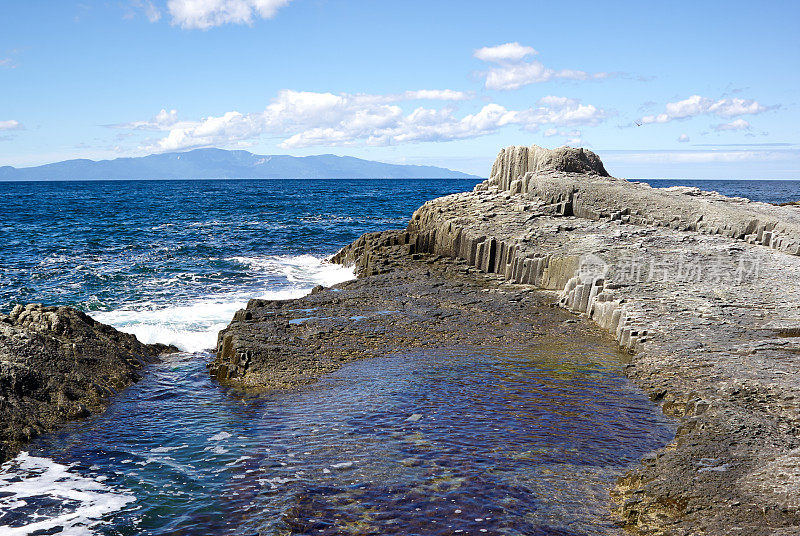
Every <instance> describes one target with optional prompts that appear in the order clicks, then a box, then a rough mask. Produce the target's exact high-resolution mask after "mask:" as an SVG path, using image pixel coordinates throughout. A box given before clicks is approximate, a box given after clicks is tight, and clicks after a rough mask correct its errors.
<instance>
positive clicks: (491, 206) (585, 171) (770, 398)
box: [212, 146, 800, 535]
mask: <svg viewBox="0 0 800 536" xmlns="http://www.w3.org/2000/svg"><path fill="white" fill-rule="evenodd" d="M799 255H800V213H798V212H797V210H796V209H795V208H792V207H776V206H774V205H768V204H764V203H754V202H751V201H749V200H747V199H743V198H728V197H725V196H722V195H720V194H717V193H713V192H702V191H700V190H699V189H696V188H686V187H672V188H666V189H653V188H651V187H649V186H648V185H646V184H640V183H631V182H628V181H625V180H623V179H617V178H613V177H610V176H608V173H607V172H606V171H605V168H604V167H603V165H602V162H600V159H599V158H598V157H597V156H596V155H594V153H591V152H590V151H585V150H583V149H571V148H561V149H557V150H553V151H548V150H546V149H542V148H539V147H535V146H534V147H531V148H524V147H511V148H507V149H504V150H503V151H501V153H500V155H499V156H498V159H497V161H496V162H495V164H494V166H493V168H492V174H491V178H490V179H489V180H488V181H485V182H483V183H481V184H479V185H478V186H476V188H475V190H474V191H473V192H467V193H462V194H454V195H451V196H447V197H443V198H439V199H435V200H432V201H429V202H427V203H425V204H424V205H423V206H422V207H420V208H419V209H418V210H417V211H416V212H415V213H414V215H413V216H412V219H411V221H410V223H409V225H408V227H407V229H406V230H404V231H387V232H384V233H371V234H368V235H365V236H363V237H361V238H359V239H358V240H357V241H356V242H354V243H353V244H351V245H349V246H347V247H345V248H343V249H342V250H341V251H340V252H339V253H338V254H337V255H336V256H335V257H334V258H333V261H334V262H340V263H343V264H346V265H353V266H355V268H356V271H357V273H358V274H359V276H362V277H363V276H372V277H367V278H365V279H360V280H359V281H360V283H357V284H358V285H361V286H362V287H368V286H369V285H371V284H375V282H377V281H381V280H385V281H390V280H391V278H392V277H400V275H401V274H403V273H404V272H410V273H412V274H413V271H414V270H416V269H418V268H414V267H415V266H417V265H419V264H420V263H423V264H424V263H432V265H436V266H438V265H442V266H446V265H454V266H459V268H458V269H459V270H464V273H465V274H466V277H468V278H472V279H476V277H475V275H474V273H475V272H477V273H480V274H485V275H481V277H491V278H496V279H497V280H498V281H506V282H508V283H511V284H516V285H521V286H520V287H519V288H532V287H535V288H538V289H543V290H548V291H551V292H552V294H551V296H553V298H552V299H553V302H555V303H557V304H558V305H560V306H561V307H563V308H564V309H566V310H568V311H571V312H573V313H576V314H580V315H583V316H584V317H586V318H588V319H591V320H593V321H594V322H595V323H596V324H597V325H598V326H600V327H601V328H603V329H604V330H606V331H607V332H608V333H609V334H610V335H611V336H612V337H614V339H616V340H617V341H618V343H619V345H620V347H621V348H623V349H624V350H626V351H627V352H629V353H630V354H631V363H630V364H629V365H628V367H627V368H626V373H627V374H628V376H629V377H630V378H631V379H632V380H633V381H634V383H636V384H637V385H639V386H640V387H642V388H643V389H644V390H645V392H647V393H648V394H649V396H650V398H651V399H652V400H653V401H654V402H656V403H658V404H660V405H661V407H662V409H663V411H664V412H665V413H666V414H667V415H670V416H673V417H675V418H676V419H677V420H678V422H679V429H678V433H677V435H676V438H675V441H673V443H671V444H670V445H669V446H668V447H666V448H665V449H662V450H661V451H658V452H655V453H653V454H652V455H651V456H649V457H647V458H645V459H644V460H643V461H642V464H641V465H639V466H638V467H636V468H634V469H632V470H631V471H630V472H629V473H628V474H627V475H625V476H624V477H623V478H621V479H620V481H619V483H618V485H617V487H616V489H615V490H614V491H613V495H614V497H615V498H616V500H617V501H618V505H619V514H620V517H621V519H623V523H624V524H625V525H626V526H627V527H628V528H630V529H633V530H637V531H638V532H640V533H644V534H665V535H666V534H670V535H689V534H700V533H702V534H707V535H717V534H719V535H723V534H726V535H727V534H743V535H744V534H746V535H761V534H764V535H766V534H792V533H795V532H796V530H797V529H798V527H800V504H798V501H797V497H798V496H800V381H798V380H797V379H796V378H797V371H798V368H800V342H798V341H800V339H797V337H798V335H800V256H799ZM414 263H417V264H414ZM453 263H455V264H453ZM470 269H472V270H473V271H475V272H473V273H470ZM429 283H430V282H426V283H425V284H429ZM387 284H388V283H387ZM378 288H380V285H378ZM316 295H317V296H320V295H324V296H329V295H330V293H329V292H327V291H326V292H322V293H318V294H316ZM326 299H327V298H326ZM330 299H334V298H330ZM342 299H344V298H342ZM312 301H313V300H312ZM413 306H414V304H413V303H411V304H409V307H408V308H407V309H404V310H403V315H406V316H410V315H411V314H413V311H414V308H413ZM483 306H485V307H488V306H490V304H484V305H483ZM276 307H278V305H277V302H274V303H270V304H265V303H255V302H251V304H249V305H248V308H247V309H245V310H243V311H240V312H239V313H237V317H236V318H235V319H234V322H233V323H232V324H231V326H230V327H229V328H228V329H227V330H225V331H224V332H222V333H221V335H220V347H219V348H218V357H217V361H216V362H215V364H213V365H212V373H215V374H217V375H218V377H220V379H222V380H223V381H228V382H233V383H244V384H248V382H249V380H248V378H250V379H252V382H251V383H252V384H259V383H261V384H264V382H265V378H268V377H269V374H270V372H265V373H263V374H262V376H260V377H258V376H257V375H256V376H253V375H252V373H251V372H250V371H251V369H253V368H254V367H255V368H256V369H259V367H261V368H260V369H259V370H262V371H270V370H271V371H273V372H272V373H274V371H275V370H277V369H280V368H281V366H282V365H281V359H285V358H286V354H280V353H276V354H270V351H269V350H268V349H267V350H263V351H259V352H255V353H254V352H253V348H254V344H255V346H258V345H259V344H261V343H260V342H258V339H259V337H260V335H259V330H261V329H263V328H262V327H261V326H260V325H259V323H260V322H264V321H266V319H267V318H268V317H269V314H273V315H274V314H275V313H274V309H275V308H276ZM270 311H272V312H270ZM268 313H269V314H268ZM248 315H250V316H248ZM280 316H281V315H280V314H278V315H277V317H276V318H278V317H280ZM281 322H285V323H286V326H282V327H279V328H275V329H274V330H273V331H269V332H267V338H268V339H269V337H271V336H272V334H273V333H287V332H291V329H289V328H288V322H289V320H288V319H286V317H284V319H283V320H281ZM248 323H253V324H252V329H250V328H247V329H246V328H245V326H251V324H248ZM270 325H272V326H273V327H274V326H275V325H276V324H275V323H274V322H273V324H270ZM379 325H380V324H379ZM331 329H334V330H335V329H340V328H336V327H332V328H331ZM471 329H473V327H472V326H471V325H469V324H464V326H463V328H462V332H463V333H464V334H466V335H469V333H470V330H471ZM396 330H397V325H396V323H394V324H392V323H388V322H387V323H386V324H384V331H383V333H385V334H386V336H387V337H389V336H392V335H393V334H395V333H396ZM242 333H247V334H249V335H247V336H246V337H245V336H242V335H241V334H242ZM330 333H332V332H329V334H330ZM329 336H330V335H329ZM248 337H249V338H248ZM354 341H355V342H354V343H353V345H352V347H351V348H348V349H345V352H350V351H352V352H355V355H357V357H366V356H367V355H369V352H358V348H359V344H361V342H359V339H357V338H356V339H354ZM272 342H273V343H274V342H275V340H274V339H273V340H272ZM280 344H282V343H280V342H279V345H280ZM301 351H305V350H302V349H301ZM380 351H384V349H383V348H382V347H381V348H380ZM248 352H249V353H248ZM304 355H306V356H307V358H308V359H310V360H312V361H313V352H311V353H306V354H304ZM289 368H290V369H291V367H289ZM221 371H224V374H223V375H222V377H221V376H220V373H221ZM230 371H234V372H233V376H230V375H229V373H230ZM287 374H290V373H289V372H287ZM793 531H794V532H793Z"/></svg>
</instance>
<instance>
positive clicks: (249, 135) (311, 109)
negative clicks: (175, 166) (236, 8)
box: [114, 90, 606, 152]
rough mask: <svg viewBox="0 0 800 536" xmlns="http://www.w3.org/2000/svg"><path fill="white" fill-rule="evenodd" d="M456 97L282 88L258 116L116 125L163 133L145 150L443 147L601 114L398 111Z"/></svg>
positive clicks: (544, 103) (550, 107) (551, 105)
mask: <svg viewBox="0 0 800 536" xmlns="http://www.w3.org/2000/svg"><path fill="white" fill-rule="evenodd" d="M462 96H463V95H461V94H459V92H454V91H450V90H424V91H408V92H405V93H401V94H397V95H368V94H347V93H342V94H333V93H315V92H308V91H292V90H283V91H281V92H279V93H278V95H277V96H276V97H275V98H274V99H273V100H272V102H270V104H269V105H268V106H267V107H266V109H265V110H264V111H263V112H257V113H249V114H242V113H240V112H236V111H232V112H228V113H225V114H223V115H221V116H211V117H207V118H205V119H202V120H200V121H181V120H179V119H178V115H177V112H175V111H174V110H173V111H170V112H167V111H166V110H162V111H161V112H159V114H157V115H156V116H155V117H154V118H153V119H150V120H148V121H137V122H133V123H127V124H125V125H114V126H115V127H117V128H125V129H134V130H140V129H150V130H156V131H163V132H167V135H166V136H165V137H163V138H161V139H157V140H153V141H152V142H151V143H150V145H148V146H147V147H145V149H147V150H150V151H158V152H165V151H176V150H182V149H189V148H194V147H206V146H230V145H236V144H241V143H243V142H245V141H248V140H253V139H255V138H258V137H260V136H262V135H267V136H278V137H281V138H283V141H282V142H281V144H280V145H281V147H284V148H298V147H310V146H342V145H357V144H358V145H394V144H401V143H419V142H431V141H449V140H459V139H466V138H475V137H478V136H482V135H485V134H490V133H492V132H496V131H497V130H499V129H500V128H503V127H505V126H508V125H515V126H518V127H520V128H523V129H526V130H531V131H532V130H537V129H538V128H540V127H542V126H548V125H552V126H554V127H564V126H571V125H594V124H597V123H599V122H600V121H602V120H603V118H604V117H605V115H606V114H605V112H604V111H603V110H600V109H598V108H596V107H595V106H592V105H586V104H582V103H580V102H579V101H577V100H575V99H569V98H565V97H555V96H548V97H544V98H542V99H541V100H540V101H539V102H538V105H537V106H535V107H531V108H528V109H523V110H509V109H506V108H505V107H504V106H501V105H499V104H495V103H490V104H486V105H484V106H483V107H482V108H481V109H480V110H477V111H475V112H474V113H471V114H466V115H463V116H460V115H458V114H457V113H456V109H455V108H453V107H452V106H445V107H442V108H430V107H422V106H420V107H416V108H414V109H413V110H410V111H405V110H403V108H402V107H401V106H400V105H399V103H400V102H401V101H408V100H417V99H434V98H438V99H439V100H456V99H457V98H462ZM572 134H574V133H572ZM578 135H579V133H578Z"/></svg>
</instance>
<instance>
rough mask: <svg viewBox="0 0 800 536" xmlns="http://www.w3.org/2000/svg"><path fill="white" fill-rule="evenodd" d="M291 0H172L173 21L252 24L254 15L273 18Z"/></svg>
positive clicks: (198, 25) (197, 25) (192, 25)
mask: <svg viewBox="0 0 800 536" xmlns="http://www.w3.org/2000/svg"><path fill="white" fill-rule="evenodd" d="M290 1H291V0H169V1H168V2H167V9H168V10H169V13H170V15H171V16H172V24H174V25H176V26H181V27H182V28H187V29H200V30H207V29H209V28H213V27H214V26H221V25H223V24H252V23H253V18H255V17H260V18H262V19H271V18H272V17H274V16H275V13H277V11H278V9H280V8H282V7H283V6H285V5H287V4H288V3H289V2H290Z"/></svg>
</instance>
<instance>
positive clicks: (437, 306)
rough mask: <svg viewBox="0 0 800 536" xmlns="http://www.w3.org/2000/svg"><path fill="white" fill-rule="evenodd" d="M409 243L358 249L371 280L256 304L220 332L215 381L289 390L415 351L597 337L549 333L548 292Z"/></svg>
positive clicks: (368, 238)
mask: <svg viewBox="0 0 800 536" xmlns="http://www.w3.org/2000/svg"><path fill="white" fill-rule="evenodd" d="M409 237H410V235H409V234H408V233H406V232H404V231H392V232H387V233H374V234H368V235H365V236H363V237H361V238H360V239H359V240H358V242H356V244H357V245H358V246H357V248H358V251H359V252H360V253H362V254H363V256H362V257H361V258H367V257H368V258H369V259H370V262H369V267H368V269H363V270H362V269H359V272H360V274H361V275H369V276H370V277H362V278H359V279H356V280H353V281H348V282H345V283H341V284H338V285H336V286H335V287H334V288H333V289H325V290H321V291H318V292H313V293H312V294H309V295H308V296H305V297H303V298H298V299H293V300H282V301H268V300H251V301H250V302H249V303H248V304H247V307H246V308H245V309H242V310H240V311H238V312H237V313H236V315H235V316H234V318H233V321H232V322H231V324H230V325H229V326H228V327H227V328H226V329H225V330H223V331H221V332H220V334H219V341H218V348H217V358H216V360H215V361H214V362H213V363H211V364H210V367H209V368H210V371H211V374H212V375H213V376H214V377H216V378H217V379H218V380H220V381H221V382H223V383H225V384H226V385H231V386H236V387H238V388H242V389H263V388H265V387H266V388H286V387H292V386H295V385H298V384H304V383H308V382H311V381H313V380H314V379H316V378H318V377H319V376H320V375H321V374H324V373H327V372H331V371H333V370H336V369H337V368H339V367H340V366H342V364H344V363H346V362H349V361H352V360H355V359H361V358H365V357H375V356H381V355H390V354H393V353H395V352H402V351H406V350H409V349H414V348H447V347H453V348H455V347H459V348H465V347H468V346H469V347H496V346H498V345H513V344H524V343H527V342H530V340H531V339H532V338H535V337H536V336H537V335H538V334H539V332H540V331H542V330H545V329H562V330H571V331H575V330H576V329H584V330H587V331H589V332H592V331H597V330H596V328H594V329H593V328H592V327H591V325H589V327H587V326H582V327H577V326H576V325H575V324H563V320H565V319H566V318H568V317H567V316H563V317H562V318H561V321H560V322H556V324H557V325H556V327H555V328H553V327H547V326H548V325H549V323H547V322H544V321H543V320H542V318H541V314H542V311H543V309H542V305H543V301H542V300H543V298H542V296H541V294H540V293H536V292H535V291H534V290H533V289H532V288H511V287H510V286H509V285H507V284H503V285H501V284H500V283H501V282H502V280H501V279H498V278H497V277H495V276H491V275H489V276H487V275H485V274H481V273H479V272H478V271H477V270H476V269H475V268H472V267H470V266H467V265H466V263H464V262H463V261H459V260H456V259H449V258H440V257H439V258H437V257H434V256H428V255H412V254H409V247H410V246H409ZM547 312H548V313H552V310H549V308H548V310H547ZM550 316H552V314H551V315H550ZM587 336H589V335H587ZM593 336H595V337H598V333H594V334H593Z"/></svg>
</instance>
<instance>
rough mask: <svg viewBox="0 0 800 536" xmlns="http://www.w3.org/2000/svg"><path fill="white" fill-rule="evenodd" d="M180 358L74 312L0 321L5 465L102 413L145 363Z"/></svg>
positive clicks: (38, 311) (16, 313)
mask: <svg viewBox="0 0 800 536" xmlns="http://www.w3.org/2000/svg"><path fill="white" fill-rule="evenodd" d="M175 351H177V348H175V347H173V346H165V345H163V344H143V343H141V342H139V340H138V339H136V337H135V336H133V335H129V334H127V333H122V332H119V331H117V330H116V329H114V328H112V327H111V326H107V325H105V324H101V323H99V322H97V321H95V320H93V319H92V318H90V317H89V316H87V315H86V314H84V313H82V312H80V311H78V310H76V309H73V308H70V307H45V306H43V305H39V304H30V305H27V306H24V307H23V306H21V305H18V306H16V307H15V308H14V309H13V310H12V311H11V314H9V315H8V316H0V462H2V461H5V460H7V459H9V458H11V457H12V456H14V455H15V454H16V453H17V452H18V451H19V449H20V448H21V447H22V446H23V445H24V444H25V443H26V442H28V441H30V440H31V439H33V438H34V437H36V436H37V435H39V434H41V433H43V432H47V431H51V430H54V429H56V428H58V427H59V426H61V425H62V424H64V423H66V422H67V421H70V420H75V419H81V418H85V417H88V416H90V415H93V414H96V413H99V412H101V411H103V410H104V409H105V408H106V406H107V405H108V403H109V398H110V397H111V396H112V395H114V394H115V393H116V392H117V391H119V390H121V389H124V388H125V387H127V386H129V385H131V384H132V383H134V382H135V381H137V380H138V379H139V371H140V370H141V369H142V367H143V366H144V365H145V364H146V363H148V362H151V361H153V360H154V359H155V358H157V357H158V356H159V355H160V354H163V353H169V352H175Z"/></svg>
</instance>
